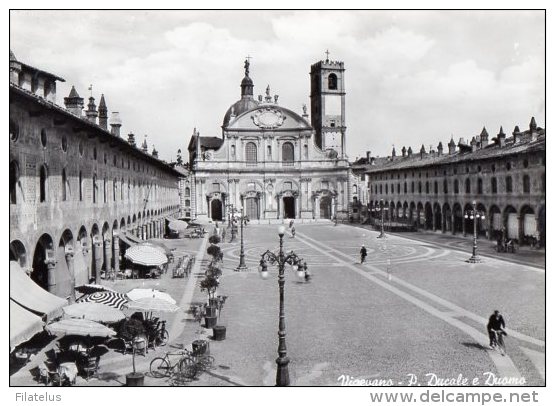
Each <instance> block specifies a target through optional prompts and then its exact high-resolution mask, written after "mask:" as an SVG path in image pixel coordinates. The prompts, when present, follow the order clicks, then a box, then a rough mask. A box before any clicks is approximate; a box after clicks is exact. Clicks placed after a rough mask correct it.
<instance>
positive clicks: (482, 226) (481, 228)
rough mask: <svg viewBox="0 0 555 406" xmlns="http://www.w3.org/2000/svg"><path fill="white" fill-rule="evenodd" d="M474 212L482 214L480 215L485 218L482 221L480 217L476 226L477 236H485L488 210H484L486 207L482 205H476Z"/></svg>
mask: <svg viewBox="0 0 555 406" xmlns="http://www.w3.org/2000/svg"><path fill="white" fill-rule="evenodd" d="M476 210H478V212H479V213H482V215H483V216H484V217H486V218H485V219H482V218H481V217H480V218H478V224H476V231H477V232H478V235H481V236H487V233H486V232H487V231H488V220H489V219H488V216H487V215H488V210H487V209H486V206H484V204H483V203H478V204H477V205H476Z"/></svg>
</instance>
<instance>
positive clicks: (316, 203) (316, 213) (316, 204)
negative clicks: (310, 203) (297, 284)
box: [314, 196, 320, 219]
mask: <svg viewBox="0 0 555 406" xmlns="http://www.w3.org/2000/svg"><path fill="white" fill-rule="evenodd" d="M314 218H316V219H319V218H320V196H315V197H314Z"/></svg>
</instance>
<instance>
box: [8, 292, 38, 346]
mask: <svg viewBox="0 0 555 406" xmlns="http://www.w3.org/2000/svg"><path fill="white" fill-rule="evenodd" d="M43 326H44V323H43V321H42V320H41V318H40V317H39V316H37V315H36V314H33V313H31V312H30V311H28V310H26V309H24V308H23V307H21V306H20V305H18V304H17V303H16V302H14V301H13V300H10V351H11V350H12V349H13V348H15V347H17V346H18V345H19V344H21V343H24V342H25V341H28V340H30V339H31V338H32V337H33V336H34V335H35V334H37V333H40V332H41V331H42V329H43Z"/></svg>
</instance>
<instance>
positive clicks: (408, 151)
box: [407, 147, 412, 158]
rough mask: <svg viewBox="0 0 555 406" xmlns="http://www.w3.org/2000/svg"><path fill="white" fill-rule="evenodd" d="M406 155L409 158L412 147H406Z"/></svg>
mask: <svg viewBox="0 0 555 406" xmlns="http://www.w3.org/2000/svg"><path fill="white" fill-rule="evenodd" d="M407 156H408V157H409V158H410V157H411V156H412V147H409V149H407Z"/></svg>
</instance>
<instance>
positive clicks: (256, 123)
mask: <svg viewBox="0 0 555 406" xmlns="http://www.w3.org/2000/svg"><path fill="white" fill-rule="evenodd" d="M227 129H228V130H237V129H244V130H260V131H280V130H294V129H295V130H309V129H311V126H310V124H309V123H308V122H307V121H306V120H305V119H304V118H302V117H301V116H299V115H298V114H296V113H294V112H293V111H291V110H289V109H286V108H284V107H281V106H277V105H272V104H269V105H261V106H258V107H256V108H254V109H251V110H248V111H246V112H244V113H243V114H241V115H240V116H238V117H237V118H236V119H235V120H233V121H232V122H231V123H230V125H229V126H228V127H227Z"/></svg>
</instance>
